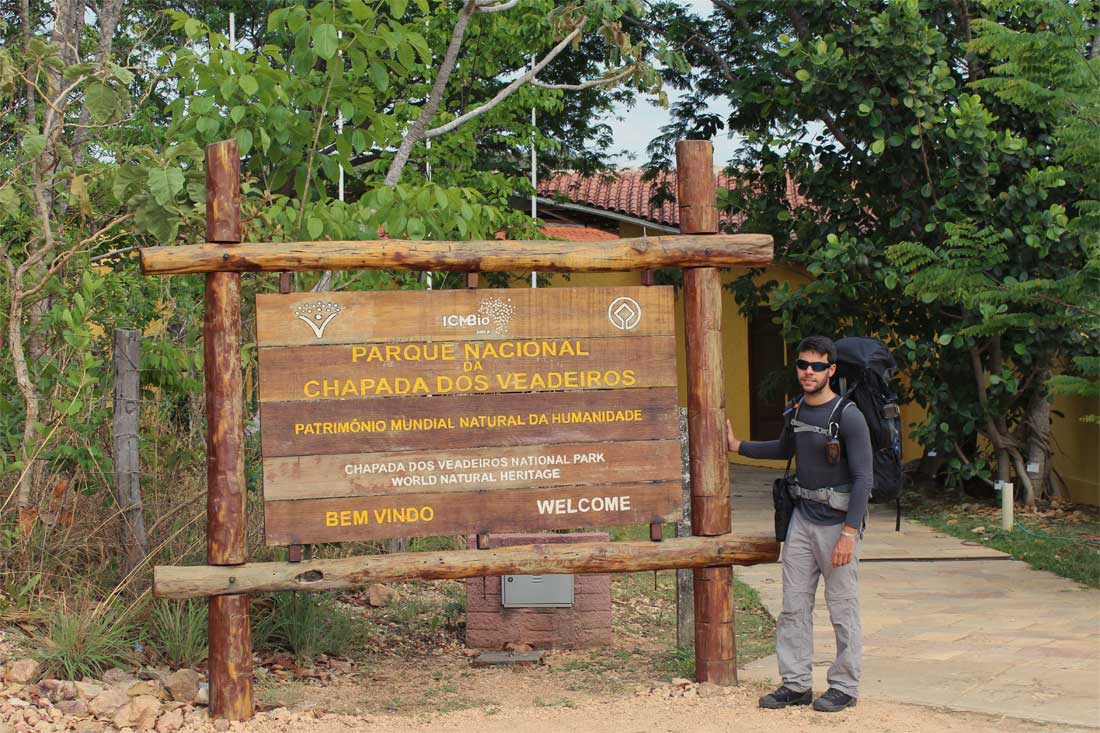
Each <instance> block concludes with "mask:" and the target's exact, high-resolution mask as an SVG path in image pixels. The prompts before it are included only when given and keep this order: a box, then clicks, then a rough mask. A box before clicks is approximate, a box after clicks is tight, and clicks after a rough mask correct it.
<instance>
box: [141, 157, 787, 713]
mask: <svg viewBox="0 0 1100 733" xmlns="http://www.w3.org/2000/svg"><path fill="white" fill-rule="evenodd" d="M711 158H712V149H711V145H710V143H709V142H704V141H689V142H681V143H679V144H678V145H677V160H678V173H677V176H678V178H677V185H678V192H679V202H680V221H681V231H682V232H683V234H682V235H681V236H674V237H650V238H645V237H643V238H641V239H624V240H618V241H615V242H600V243H598V244H572V243H565V242H540V241H527V242H508V241H495V240H494V241H488V242H467V241H462V242H438V241H433V242H405V241H399V240H387V241H365V242H309V243H304V242H288V243H280V244H262V243H259V244H258V243H241V239H242V235H241V216H240V194H239V171H238V168H239V160H238V156H237V143H236V141H233V140H229V141H224V142H220V143H216V144H214V145H210V146H208V147H207V150H206V165H207V170H206V186H207V204H206V206H207V242H206V243H205V244H200V245H194V246H182V247H154V248H147V249H143V250H141V262H142V270H143V272H144V273H145V274H147V275H150V274H161V275H168V274H177V273H185V272H201V273H206V317H205V321H204V354H205V376H206V387H205V390H206V412H207V470H208V473H207V562H208V564H207V565H205V566H200V567H192V568H172V567H157V568H156V569H155V571H154V584H153V588H154V593H155V594H156V595H157V596H159V597H164V598H199V597H206V598H209V603H210V621H209V639H210V654H209V676H210V712H211V715H212V716H213V717H216V718H229V719H232V720H245V719H247V718H249V717H251V716H252V712H253V702H252V664H251V640H250V632H249V594H251V593H259V592H269V591H278V590H307V591H312V590H335V589H342V588H353V587H362V586H364V585H366V584H368V583H371V582H377V581H378V580H382V579H385V580H398V579H414V578H422V579H439V578H468V577H486V576H494V575H504V574H514V573H575V572H576V573H600V572H635V571H639V570H656V569H663V568H694V569H695V574H694V591H695V654H696V674H697V678H698V679H699V680H700V681H710V682H714V683H717V684H722V685H728V684H733V683H735V682H736V680H737V668H736V649H735V646H734V638H735V636H734V618H733V594H732V568H731V565H753V564H756V563H760V562H774V561H775V560H776V559H777V558H778V555H779V546H778V544H777V543H775V542H774V541H773V540H772V539H771V538H770V537H768V538H765V537H749V538H739V537H733V536H732V535H731V534H730V493H729V492H730V487H729V468H728V464H727V462H726V450H725V431H724V424H725V394H724V390H723V384H724V378H723V377H724V375H723V366H722V342H721V325H722V297H721V293H722V290H721V279H720V275H719V271H718V269H717V268H718V267H735V266H748V267H754V266H763V265H766V264H768V263H769V262H771V259H772V241H771V237H769V236H766V235H755V234H735V235H727V234H717V231H718V215H717V210H716V207H715V188H714V185H715V181H714V173H713V169H712V161H711ZM664 267H682V268H684V302H685V321H686V324H687V359H688V363H687V372H688V384H687V387H688V422H689V433H690V453H689V455H690V460H689V463H690V474H691V519H692V533H693V535H694V536H693V537H683V538H676V539H670V540H664V541H660V542H614V543H587V544H575V545H568V546H562V547H560V548H553V547H543V546H526V547H508V548H495V549H491V550H488V549H479V550H465V551H456V552H447V553H430V552H424V553H402V554H397V555H391V556H382V557H376V556H370V557H352V558H342V559H339V560H313V559H311V558H308V557H307V558H306V559H304V560H303V559H300V558H296V559H297V560H298V561H297V562H272V563H248V562H247V559H248V558H247V552H246V545H245V535H246V528H247V517H246V515H245V500H246V490H245V474H244V450H243V443H244V432H243V427H244V396H243V394H242V372H241V320H240V318H241V284H240V277H241V276H240V273H242V272H251V271H258V272H289V271H303V270H335V269H364V268H373V269H411V270H449V271H458V272H466V273H467V274H468V279H467V285H468V286H470V285H474V284H476V273H477V272H478V271H483V272H489V271H495V272H516V271H525V270H540V271H554V272H565V271H574V272H608V271H622V270H643V271H644V270H652V269H657V268H664ZM281 289H282V290H283V291H284V292H283V293H282V294H279V295H275V294H271V295H263V296H259V297H258V298H257V332H258V342H259V347H260V351H259V368H260V374H261V380H260V404H261V406H260V413H261V424H262V426H263V430H262V434H261V443H262V447H263V454H264V494H265V495H264V499H265V518H266V522H265V530H266V532H265V534H266V539H267V542H268V543H269V544H275V545H289V546H290V547H291V548H292V549H293V548H296V547H297V548H300V547H301V545H303V544H308V543H314V542H334V541H342V540H364V539H378V538H394V537H409V536H430V535H438V534H454V533H468V534H477V535H478V537H479V538H480V537H481V536H483V535H484V533H486V532H490V531H501V530H509V529H516V530H533V529H534V530H537V529H565V528H575V527H595V526H609V525H615V524H633V523H639V524H650V529H651V536H652V538H653V539H655V540H656V539H659V532H657V531H656V530H655V529H654V528H655V527H656V528H659V523H661V522H667V521H673V520H675V519H676V518H677V517H678V515H679V514H680V507H681V498H680V497H681V491H680V469H679V466H680V452H679V443H678V410H677V407H676V387H677V384H676V381H677V380H676V376H675V375H676V364H675V335H674V326H673V323H674V318H673V315H672V311H671V304H672V293H671V291H670V290H669V289H667V288H654V287H645V288H643V287H639V288H584V289H544V290H499V291H478V290H468V289H467V290H450V291H436V292H428V293H398V292H370V293H325V294H323V295H317V294H307V293H298V294H291V293H287V292H285V291H286V290H288V288H286V287H283V288H281Z"/></svg>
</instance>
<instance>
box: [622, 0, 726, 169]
mask: <svg viewBox="0 0 1100 733" xmlns="http://www.w3.org/2000/svg"><path fill="white" fill-rule="evenodd" d="M681 4H682V5H686V6H687V7H689V8H691V9H692V10H694V11H695V12H696V13H698V14H699V15H707V14H709V13H710V11H711V8H712V7H713V6H712V5H711V3H710V0H685V2H683V3H681ZM678 97H679V95H678V94H673V93H670V94H669V106H670V107H671V105H672V104H674V103H675V102H676V100H677V99H678ZM710 111H711V112H713V113H714V114H717V115H720V116H721V117H723V118H724V117H726V116H727V115H728V114H729V112H730V107H729V105H728V104H726V103H725V101H724V100H711V106H710ZM670 118H671V115H670V112H669V110H667V109H661V108H660V107H658V106H657V105H656V104H652V103H650V102H649V101H647V100H645V99H638V101H637V102H636V104H635V105H634V107H633V108H632V109H627V108H619V109H617V110H615V111H614V112H613V113H612V114H611V115H609V116H608V117H607V118H605V119H604V122H606V123H607V124H608V125H610V126H611V130H612V135H613V137H614V140H615V145H614V146H613V148H614V149H625V150H627V151H629V152H630V153H633V154H634V159H633V160H631V159H629V158H628V157H626V156H617V157H615V158H613V159H612V161H613V162H614V163H615V164H616V165H619V166H621V167H638V166H641V165H642V164H643V163H645V162H646V160H647V159H648V157H649V156H647V155H646V152H645V149H646V146H647V145H649V141H650V140H652V139H653V138H655V137H657V135H659V134H660V129H661V126H663V125H666V124H668V122H669V120H670ZM713 142H714V161H715V163H725V162H726V161H727V160H729V159H730V158H731V157H733V154H734V152H735V150H736V149H737V140H736V139H731V138H730V137H729V136H728V133H727V132H726V131H725V130H722V131H720V132H718V133H717V135H715V137H714V140H713Z"/></svg>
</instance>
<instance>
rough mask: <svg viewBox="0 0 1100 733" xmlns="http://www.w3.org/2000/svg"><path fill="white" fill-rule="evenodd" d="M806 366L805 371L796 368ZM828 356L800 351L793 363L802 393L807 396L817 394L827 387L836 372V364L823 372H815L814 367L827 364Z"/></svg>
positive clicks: (830, 365)
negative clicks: (802, 364)
mask: <svg viewBox="0 0 1100 733" xmlns="http://www.w3.org/2000/svg"><path fill="white" fill-rule="evenodd" d="M800 362H801V363H804V364H808V366H807V367H806V368H805V369H802V368H800V367H799V366H798V364H799V363H800ZM828 362H829V355H828V354H819V353H817V352H816V351H802V352H799V354H798V361H796V362H795V370H796V373H797V374H798V383H799V384H801V385H802V391H803V392H804V393H806V394H808V395H810V394H817V393H818V392H820V391H821V390H823V389H825V388H826V387H827V386H828V385H829V378H830V377H831V376H833V373H834V372H836V364H829V368H828V369H825V370H823V371H820V372H819V371H815V370H814V366H815V365H818V368H820V366H819V365H821V364H828Z"/></svg>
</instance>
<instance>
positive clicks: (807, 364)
mask: <svg viewBox="0 0 1100 733" xmlns="http://www.w3.org/2000/svg"><path fill="white" fill-rule="evenodd" d="M794 365H795V366H796V367H798V368H799V369H801V370H803V371H805V370H807V369H813V370H814V371H815V372H823V371H825V370H826V369H828V368H829V367H831V366H832V364H830V363H829V362H827V361H806V360H805V359H799V360H798V361H796V362H795V363H794Z"/></svg>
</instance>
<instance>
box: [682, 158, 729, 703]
mask: <svg viewBox="0 0 1100 733" xmlns="http://www.w3.org/2000/svg"><path fill="white" fill-rule="evenodd" d="M713 156H714V149H713V146H712V145H711V144H710V142H709V141H706V140H681V141H680V142H678V143H677V144H676V169H677V170H676V191H677V201H678V202H679V208H680V233H681V234H714V233H717V231H718V208H717V199H716V190H715V180H714V164H713ZM684 321H685V324H686V331H687V380H688V385H687V386H688V422H689V433H690V455H691V527H692V532H693V534H696V535H720V534H726V533H727V532H729V531H730V485H729V464H728V463H727V457H726V437H725V436H726V431H725V420H726V394H725V374H724V372H723V367H722V279H721V274H720V273H719V270H718V269H717V268H715V267H693V268H688V269H685V270H684ZM694 591H695V677H696V679H697V680H698V681H700V682H713V683H715V684H719V685H732V684H736V683H737V650H736V634H735V627H734V618H733V612H734V605H733V569H732V568H731V567H729V566H725V567H717V568H700V569H698V570H695V583H694Z"/></svg>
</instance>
